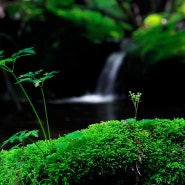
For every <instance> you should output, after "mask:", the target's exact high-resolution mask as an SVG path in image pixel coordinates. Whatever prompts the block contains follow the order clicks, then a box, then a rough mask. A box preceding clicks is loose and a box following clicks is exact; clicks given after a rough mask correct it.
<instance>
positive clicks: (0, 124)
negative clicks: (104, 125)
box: [0, 99, 185, 144]
mask: <svg viewBox="0 0 185 185" xmlns="http://www.w3.org/2000/svg"><path fill="white" fill-rule="evenodd" d="M35 105H36V108H37V110H38V112H39V115H41V118H42V120H43V122H45V121H44V120H45V116H44V112H43V104H42V103H37V104H35ZM22 107H23V111H21V112H20V111H17V110H16V107H15V105H14V104H12V103H10V102H3V103H2V104H1V108H0V118H1V119H0V144H2V142H3V141H4V140H5V139H7V138H8V137H10V136H11V135H13V134H15V133H16V132H18V131H20V130H26V129H27V130H33V129H40V127H39V124H38V122H37V120H36V117H35V115H34V114H33V111H32V110H31V108H30V106H29V105H28V104H27V103H22ZM47 109H48V118H49V122H50V128H51V135H52V138H57V137H58V136H61V135H64V134H66V133H69V132H72V131H75V130H80V129H83V128H87V127H88V125H90V124H94V123H100V122H102V121H108V120H122V119H126V118H130V117H134V107H133V105H132V102H131V101H130V100H125V99H116V100H114V101H107V102H95V103H92V102H78V101H76V102H70V103H69V102H63V103H48V104H47ZM184 116H185V107H184V106H173V105H163V106H162V105H158V106H154V105H144V104H143V103H141V104H140V105H139V109H138V119H144V118H147V119H149V118H150V119H152V118H169V119H171V118H177V117H184ZM40 136H41V137H40V138H42V133H41V132H40Z"/></svg>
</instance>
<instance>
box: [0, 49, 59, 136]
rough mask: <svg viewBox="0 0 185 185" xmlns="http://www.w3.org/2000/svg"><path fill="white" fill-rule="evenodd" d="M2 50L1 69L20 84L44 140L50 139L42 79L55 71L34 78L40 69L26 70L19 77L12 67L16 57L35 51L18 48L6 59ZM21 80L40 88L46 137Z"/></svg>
mask: <svg viewBox="0 0 185 185" xmlns="http://www.w3.org/2000/svg"><path fill="white" fill-rule="evenodd" d="M3 52H4V51H0V68H2V69H3V70H5V71H7V72H9V73H11V74H12V75H13V77H14V78H15V80H16V83H17V84H18V85H19V86H20V88H21V90H22V92H23V93H24V95H25V97H26V99H27V100H28V102H29V104H30V106H31V108H32V110H33V111H34V113H35V115H36V118H37V120H38V122H39V125H40V127H41V130H42V133H43V135H44V138H45V140H47V139H48V138H49V139H50V137H51V136H50V128H49V123H48V116H47V109H46V101H45V97H44V91H43V84H44V81H45V80H46V79H49V78H51V77H53V76H54V75H53V74H54V73H57V72H56V71H52V72H50V73H45V74H44V76H43V77H40V78H36V77H35V76H36V75H38V74H40V72H42V70H40V71H36V72H28V73H26V74H24V75H20V76H19V77H17V76H16V74H15V73H14V68H15V62H16V60H17V59H18V58H20V57H22V56H28V55H34V54H35V51H34V49H33V48H25V49H23V50H19V51H18V52H17V53H14V54H13V55H12V56H11V57H9V58H6V59H1V58H3V57H4V56H3ZM23 81H29V82H33V83H34V85H35V87H40V88H41V92H42V97H43V101H44V108H45V115H46V122H47V129H48V137H47V135H46V131H45V129H44V127H43V123H42V121H41V119H40V117H39V115H38V113H37V110H36V108H35V106H34V105H33V103H32V101H31V99H30V97H29V95H28V93H27V91H26V90H25V88H24V87H23V85H22V83H21V82H23Z"/></svg>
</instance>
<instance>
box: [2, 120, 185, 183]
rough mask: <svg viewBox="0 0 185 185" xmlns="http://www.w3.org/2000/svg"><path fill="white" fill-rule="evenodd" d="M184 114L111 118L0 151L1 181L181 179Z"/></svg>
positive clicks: (183, 179)
mask: <svg viewBox="0 0 185 185" xmlns="http://www.w3.org/2000/svg"><path fill="white" fill-rule="evenodd" d="M184 143H185V120H184V119H179V118H176V119H173V120H169V119H151V120H148V119H143V120H140V121H136V120H135V119H127V120H121V121H118V120H111V121H107V122H102V123H97V124H92V125H90V126H89V127H88V128H87V129H83V130H78V131H75V132H72V133H69V134H67V135H65V136H63V137H59V138H58V139H53V140H52V141H51V142H50V143H49V144H48V142H47V141H38V142H37V143H36V144H34V143H33V144H28V145H26V146H24V147H20V148H18V149H10V150H2V151H1V152H0V159H1V162H0V185H13V184H21V185H22V184H29V185H35V184H42V185H54V184H55V185H57V184H61V185H91V184H96V185H100V184H102V185H105V184H106V185H107V184H109V185H122V184H123V185H134V184H137V185H139V184H142V185H152V184H153V185H154V184H155V185H167V184H169V185H177V184H178V185H184V184H185V151H184Z"/></svg>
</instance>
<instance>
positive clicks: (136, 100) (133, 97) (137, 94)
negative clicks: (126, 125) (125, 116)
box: [129, 91, 142, 119]
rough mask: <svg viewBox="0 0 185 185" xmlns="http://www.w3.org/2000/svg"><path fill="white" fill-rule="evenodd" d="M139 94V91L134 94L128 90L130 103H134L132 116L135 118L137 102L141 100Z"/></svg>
mask: <svg viewBox="0 0 185 185" xmlns="http://www.w3.org/2000/svg"><path fill="white" fill-rule="evenodd" d="M141 95H142V93H140V92H137V93H136V94H135V93H133V92H132V91H129V97H130V98H131V100H132V103H133V105H134V109H135V116H134V118H135V119H136V118H137V113H138V106H139V103H140V102H141V101H140V99H141Z"/></svg>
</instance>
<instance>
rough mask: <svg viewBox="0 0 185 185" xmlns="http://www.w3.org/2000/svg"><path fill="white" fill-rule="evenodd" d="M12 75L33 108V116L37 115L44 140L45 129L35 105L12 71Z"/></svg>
mask: <svg viewBox="0 0 185 185" xmlns="http://www.w3.org/2000/svg"><path fill="white" fill-rule="evenodd" d="M12 75H13V76H14V78H15V79H16V81H17V82H18V84H19V86H20V88H21V90H22V91H23V93H24V95H25V97H26V99H27V100H28V102H29V104H30V106H31V108H32V109H33V111H34V113H35V116H36V117H37V120H38V122H39V124H40V127H41V130H42V133H43V135H44V138H45V140H47V136H46V132H45V130H44V127H43V124H42V121H41V119H40V117H39V115H38V113H37V111H36V109H35V107H34V105H33V103H32V101H31V99H30V97H29V96H28V94H27V92H26V90H25V89H24V87H23V85H22V84H21V83H20V82H19V81H18V78H17V76H16V75H15V74H14V72H12Z"/></svg>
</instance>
